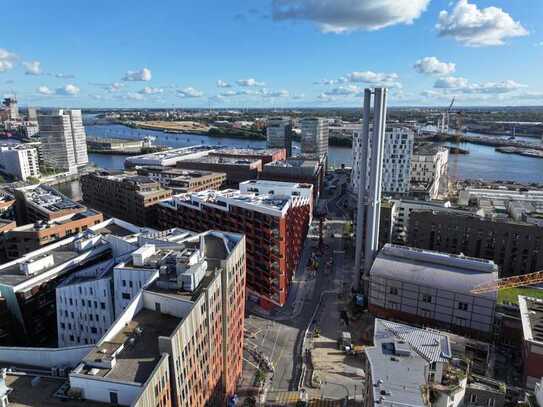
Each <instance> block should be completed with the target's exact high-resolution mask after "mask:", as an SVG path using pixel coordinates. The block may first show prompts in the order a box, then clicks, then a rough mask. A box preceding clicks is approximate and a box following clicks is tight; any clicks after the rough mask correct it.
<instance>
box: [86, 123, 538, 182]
mask: <svg viewBox="0 0 543 407" xmlns="http://www.w3.org/2000/svg"><path fill="white" fill-rule="evenodd" d="M86 129H87V135H89V136H95V137H118V138H143V137H145V136H154V137H156V143H157V144H162V145H167V146H171V147H184V146H191V145H195V144H208V145H209V144H213V145H216V144H219V145H222V146H231V147H254V148H263V147H265V144H266V143H265V141H263V140H242V139H231V138H211V137H208V136H199V135H190V134H166V133H163V132H160V131H154V130H142V129H132V128H129V127H125V126H122V125H117V124H113V125H89V126H87V127H86ZM444 144H447V145H453V144H450V143H444ZM454 145H455V146H457V147H460V148H462V149H465V150H468V151H469V152H470V153H469V154H466V155H451V156H450V161H449V168H450V171H451V175H452V176H453V177H455V178H457V179H482V180H486V181H495V180H507V181H517V182H524V183H528V182H539V183H543V159H540V158H532V157H524V156H520V155H514V154H503V153H498V152H497V151H495V150H494V147H490V146H483V145H478V144H471V143H461V144H454ZM294 148H295V152H296V151H299V150H297V149H298V148H299V143H294ZM89 157H90V160H91V161H92V162H93V163H95V164H96V165H97V166H99V167H103V168H109V169H121V168H123V164H124V159H125V158H126V157H125V156H117V155H100V154H90V155H89ZM329 163H330V164H331V165H333V166H336V167H338V166H340V165H341V164H345V165H347V166H350V165H351V164H352V152H351V149H350V148H344V147H333V146H331V147H330V150H329Z"/></svg>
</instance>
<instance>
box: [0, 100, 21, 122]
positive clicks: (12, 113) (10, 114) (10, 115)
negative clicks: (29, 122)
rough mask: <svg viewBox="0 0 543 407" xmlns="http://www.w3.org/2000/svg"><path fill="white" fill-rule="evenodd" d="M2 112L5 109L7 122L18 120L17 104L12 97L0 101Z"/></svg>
mask: <svg viewBox="0 0 543 407" xmlns="http://www.w3.org/2000/svg"><path fill="white" fill-rule="evenodd" d="M1 108H2V110H4V109H5V111H6V113H7V115H6V119H7V120H18V119H19V106H18V104H17V99H16V98H14V97H8V98H4V100H3V101H2V106H1Z"/></svg>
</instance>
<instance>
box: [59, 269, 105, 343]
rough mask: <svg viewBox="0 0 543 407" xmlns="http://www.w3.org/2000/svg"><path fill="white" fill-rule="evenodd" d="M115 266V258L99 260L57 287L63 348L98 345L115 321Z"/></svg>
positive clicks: (60, 337)
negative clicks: (113, 292)
mask: <svg viewBox="0 0 543 407" xmlns="http://www.w3.org/2000/svg"><path fill="white" fill-rule="evenodd" d="M112 267H113V261H112V260H109V261H106V262H102V263H99V264H97V265H94V266H92V267H89V268H87V269H84V270H81V271H79V272H77V273H75V274H72V275H71V276H70V277H68V278H67V279H66V280H65V281H64V282H63V283H62V284H60V285H59V286H58V287H57V289H56V304H57V329H58V346H59V347H66V346H78V345H83V344H84V345H89V344H94V343H96V342H98V341H99V340H100V338H101V337H102V336H103V335H104V334H105V333H106V332H107V330H108V329H109V327H110V326H111V324H113V321H114V320H115V315H114V309H113V294H112V281H111V270H112Z"/></svg>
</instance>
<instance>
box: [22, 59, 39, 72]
mask: <svg viewBox="0 0 543 407" xmlns="http://www.w3.org/2000/svg"><path fill="white" fill-rule="evenodd" d="M23 66H24V67H25V69H26V71H25V74H27V75H41V74H42V70H41V62H40V61H30V62H23Z"/></svg>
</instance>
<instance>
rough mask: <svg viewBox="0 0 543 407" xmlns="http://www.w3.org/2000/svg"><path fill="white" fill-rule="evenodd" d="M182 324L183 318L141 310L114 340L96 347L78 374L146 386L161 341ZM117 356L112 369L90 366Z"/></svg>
mask: <svg viewBox="0 0 543 407" xmlns="http://www.w3.org/2000/svg"><path fill="white" fill-rule="evenodd" d="M180 323H181V318H177V317H174V316H171V315H167V314H163V313H161V312H156V311H151V310H148V309H142V310H141V311H140V312H138V314H136V316H134V318H132V320H131V321H130V322H128V323H127V325H126V326H125V327H124V328H123V329H122V330H121V331H119V332H118V333H117V335H115V337H113V338H112V339H111V340H110V341H107V342H102V343H101V344H99V345H97V346H96V347H95V348H94V349H93V350H92V351H91V352H90V353H89V354H88V355H87V356H86V357H85V359H83V364H84V365H83V368H82V370H81V371H79V372H78V373H79V374H83V375H89V376H96V377H102V378H106V379H111V380H115V381H117V380H119V381H127V382H134V383H141V384H143V383H145V382H146V381H147V379H148V378H149V376H150V375H151V373H152V372H153V370H154V369H155V367H156V365H157V364H158V362H159V361H160V358H161V353H160V351H159V348H158V338H159V337H160V336H166V337H169V336H171V335H172V333H173V332H174V330H175V329H176V328H177V326H178V325H179V324H180ZM121 348H122V349H121ZM119 349H121V351H120V352H118V351H119ZM117 352H118V353H117ZM115 353H116V355H115V360H116V364H115V366H114V367H113V368H111V369H107V368H96V367H93V365H91V364H92V363H93V362H97V361H101V360H103V359H104V358H107V357H110V356H111V355H113V354H115Z"/></svg>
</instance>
